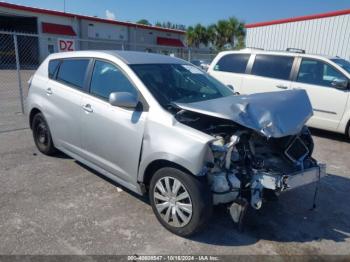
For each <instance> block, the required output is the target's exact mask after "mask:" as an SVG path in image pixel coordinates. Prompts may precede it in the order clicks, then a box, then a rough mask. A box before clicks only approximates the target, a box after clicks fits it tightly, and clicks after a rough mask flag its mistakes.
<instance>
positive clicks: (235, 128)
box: [175, 109, 325, 222]
mask: <svg viewBox="0 0 350 262" xmlns="http://www.w3.org/2000/svg"><path fill="white" fill-rule="evenodd" d="M175 117H176V119H177V120H178V121H179V122H181V123H183V124H186V125H188V126H190V127H192V128H195V129H197V130H200V131H202V132H205V133H207V134H209V135H211V136H213V137H214V138H215V140H214V141H213V142H212V143H211V144H210V149H211V155H210V157H209V159H210V160H209V161H208V163H207V164H206V166H205V167H204V170H203V172H205V173H206V175H207V177H208V182H209V185H210V187H211V191H212V194H213V203H214V204H225V203H232V202H233V204H232V206H231V209H230V212H231V215H232V217H233V219H234V220H236V221H235V222H239V220H240V214H241V213H242V210H243V207H242V205H245V204H246V203H250V205H251V206H252V207H253V208H254V209H260V208H261V206H262V203H263V198H264V194H266V193H270V194H271V193H273V194H278V193H280V192H282V191H285V190H287V189H292V188H295V187H298V186H301V185H305V184H309V183H312V182H316V181H318V180H319V178H320V176H321V173H322V174H325V166H323V165H319V164H318V163H317V161H316V160H314V159H313V158H312V156H311V155H312V152H313V147H314V144H313V140H312V137H311V134H310V132H309V130H308V128H307V127H306V126H305V127H304V128H302V130H301V132H300V133H299V134H296V135H288V136H284V137H279V138H274V137H266V136H264V135H263V134H260V133H258V132H256V131H254V130H252V129H249V128H247V127H244V126H242V125H240V124H237V123H235V122H233V121H230V120H227V119H221V118H218V117H214V116H209V115H205V114H201V113H198V112H192V111H188V110H184V109H182V110H177V112H176V113H175ZM321 169H322V170H321ZM242 200H244V201H243V204H242ZM237 203H238V204H237Z"/></svg>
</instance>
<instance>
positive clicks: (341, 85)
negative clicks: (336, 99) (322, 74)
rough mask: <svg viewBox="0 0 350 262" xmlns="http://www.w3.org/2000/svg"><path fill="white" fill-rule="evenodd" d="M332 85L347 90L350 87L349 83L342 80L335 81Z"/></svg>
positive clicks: (336, 79)
mask: <svg viewBox="0 0 350 262" xmlns="http://www.w3.org/2000/svg"><path fill="white" fill-rule="evenodd" d="M331 84H332V86H333V87H334V88H338V89H347V88H348V87H349V81H348V80H346V79H341V78H335V79H333V81H332V83H331Z"/></svg>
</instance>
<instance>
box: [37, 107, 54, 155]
mask: <svg viewBox="0 0 350 262" xmlns="http://www.w3.org/2000/svg"><path fill="white" fill-rule="evenodd" d="M32 132H33V138H34V142H35V145H36V147H37V148H38V150H39V151H40V152H41V153H43V154H45V155H48V156H52V155H54V154H55V153H57V149H56V148H55V145H54V144H53V141H52V137H51V132H50V129H49V125H48V124H47V122H46V120H45V117H44V115H43V114H42V113H37V114H36V115H35V116H34V118H33V122H32Z"/></svg>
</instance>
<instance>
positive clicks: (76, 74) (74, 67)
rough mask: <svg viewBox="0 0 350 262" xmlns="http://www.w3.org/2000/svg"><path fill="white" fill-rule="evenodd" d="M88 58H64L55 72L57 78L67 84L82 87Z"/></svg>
mask: <svg viewBox="0 0 350 262" xmlns="http://www.w3.org/2000/svg"><path fill="white" fill-rule="evenodd" d="M89 62H90V60H89V59H64V60H62V62H61V65H60V68H59V70H58V73H57V80H58V81H60V82H63V83H66V84H68V85H71V86H74V87H77V88H79V89H83V88H84V81H85V74H86V70H87V68H88V65H89Z"/></svg>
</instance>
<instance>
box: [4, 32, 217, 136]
mask: <svg viewBox="0 0 350 262" xmlns="http://www.w3.org/2000/svg"><path fill="white" fill-rule="evenodd" d="M66 40H72V42H73V45H72V46H70V49H73V50H132V51H141V52H152V53H160V54H165V55H170V56H175V57H179V58H181V59H184V60H187V61H194V60H203V61H205V62H206V63H209V62H210V61H211V60H212V59H213V58H214V57H215V55H216V54H215V53H213V52H211V51H209V50H201V49H189V48H184V47H171V46H159V45H147V44H138V43H128V42H122V41H112V40H111V41H108V40H93V39H66ZM64 47H65V46H61V47H60V39H59V38H55V37H42V36H39V35H31V34H22V33H12V32H0V133H2V132H7V131H13V130H17V129H23V128H28V123H27V120H26V117H25V115H24V113H25V99H26V97H27V94H28V83H27V82H28V80H29V79H30V77H31V76H32V75H33V74H34V73H35V70H36V69H37V68H38V66H39V65H40V63H41V62H42V61H43V60H44V59H45V58H46V57H47V56H48V55H49V54H50V53H55V52H59V51H60V49H62V48H64ZM67 49H69V46H67Z"/></svg>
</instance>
